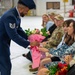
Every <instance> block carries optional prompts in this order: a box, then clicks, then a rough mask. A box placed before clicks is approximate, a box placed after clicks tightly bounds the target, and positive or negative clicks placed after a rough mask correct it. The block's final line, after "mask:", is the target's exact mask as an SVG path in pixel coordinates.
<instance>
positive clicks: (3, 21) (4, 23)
mask: <svg viewBox="0 0 75 75" xmlns="http://www.w3.org/2000/svg"><path fill="white" fill-rule="evenodd" d="M20 23H21V19H20V16H19V14H18V11H17V9H16V8H12V9H10V10H8V11H7V12H5V13H4V14H3V15H2V16H1V18H0V56H9V55H10V42H11V39H12V40H13V41H14V42H16V43H17V44H19V45H20V46H23V47H24V48H26V47H27V46H28V45H29V44H30V42H29V41H27V35H26V34H25V32H24V31H23V30H22V28H21V27H20Z"/></svg>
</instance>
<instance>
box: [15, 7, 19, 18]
mask: <svg viewBox="0 0 75 75" xmlns="http://www.w3.org/2000/svg"><path fill="white" fill-rule="evenodd" d="M16 10H17V13H18V15H19V18H20V13H19V11H18V9H17V7H16Z"/></svg>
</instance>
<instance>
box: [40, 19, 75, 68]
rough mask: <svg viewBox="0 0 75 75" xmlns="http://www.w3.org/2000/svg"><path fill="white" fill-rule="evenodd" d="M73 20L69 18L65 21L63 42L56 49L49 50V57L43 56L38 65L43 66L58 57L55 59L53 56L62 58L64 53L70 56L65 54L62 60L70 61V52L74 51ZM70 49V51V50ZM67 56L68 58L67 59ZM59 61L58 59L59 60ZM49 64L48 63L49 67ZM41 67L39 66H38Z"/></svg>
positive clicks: (74, 28)
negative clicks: (65, 27)
mask: <svg viewBox="0 0 75 75" xmlns="http://www.w3.org/2000/svg"><path fill="white" fill-rule="evenodd" d="M74 25H75V21H74V20H72V19H70V20H68V21H67V30H66V31H67V32H66V35H65V37H64V42H63V44H62V46H61V47H59V48H58V49H56V50H54V51H53V52H52V53H51V51H50V54H51V57H49V58H45V59H43V60H42V61H41V64H40V66H41V67H43V66H44V64H48V63H50V62H55V61H58V59H56V58H55V57H58V58H62V59H63V56H64V55H65V54H71V55H70V56H68V55H67V56H66V57H65V59H64V61H65V62H66V63H67V64H69V62H70V61H71V59H72V57H71V56H72V54H74V53H73V52H75V51H74V50H72V49H74V48H73V47H72V46H74V43H75V39H74V38H75V26H74ZM69 49H70V50H71V51H70V50H69ZM68 57H69V59H67V58H68ZM59 61H60V60H59ZM49 66H50V65H48V67H49ZM40 69H41V68H40Z"/></svg>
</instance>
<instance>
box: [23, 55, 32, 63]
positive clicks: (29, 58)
mask: <svg viewBox="0 0 75 75" xmlns="http://www.w3.org/2000/svg"><path fill="white" fill-rule="evenodd" d="M22 56H23V57H26V58H27V59H28V60H29V61H31V62H32V59H31V57H29V56H28V55H27V54H22Z"/></svg>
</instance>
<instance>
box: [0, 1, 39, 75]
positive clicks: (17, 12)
mask: <svg viewBox="0 0 75 75" xmlns="http://www.w3.org/2000/svg"><path fill="white" fill-rule="evenodd" d="M35 7H36V5H35V3H34V1H33V0H19V1H18V4H17V6H16V7H14V8H11V9H10V10H8V11H6V12H5V13H4V14H3V15H2V16H1V18H0V74H1V75H11V60H10V43H11V40H13V41H14V42H16V43H17V44H19V45H20V46H22V47H24V48H27V47H28V46H29V45H31V46H36V45H38V44H39V43H38V42H29V41H27V38H28V37H27V35H26V34H25V32H24V31H23V30H22V28H21V27H20V23H21V18H20V16H21V17H24V16H25V15H26V14H27V13H28V11H29V10H30V9H33V8H35Z"/></svg>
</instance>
